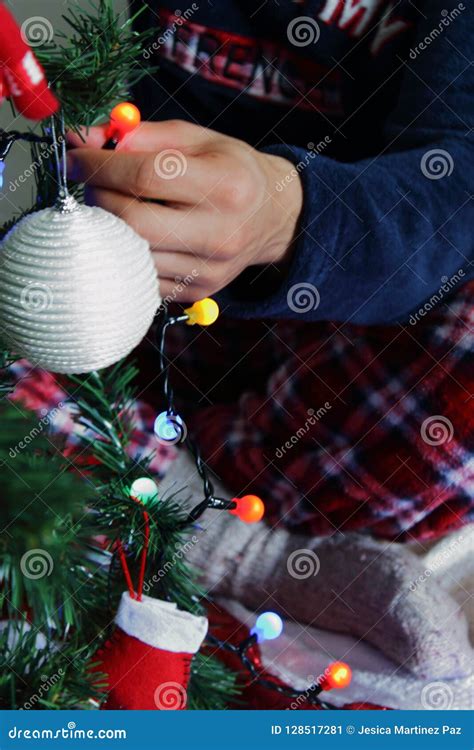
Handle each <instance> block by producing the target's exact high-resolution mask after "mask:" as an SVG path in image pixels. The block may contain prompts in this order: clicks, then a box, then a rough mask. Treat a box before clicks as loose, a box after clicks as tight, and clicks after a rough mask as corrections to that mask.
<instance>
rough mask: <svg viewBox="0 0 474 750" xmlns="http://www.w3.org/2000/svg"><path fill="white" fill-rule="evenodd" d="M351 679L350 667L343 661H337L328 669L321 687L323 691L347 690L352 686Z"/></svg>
mask: <svg viewBox="0 0 474 750" xmlns="http://www.w3.org/2000/svg"><path fill="white" fill-rule="evenodd" d="M351 679H352V670H351V668H350V666H349V665H348V664H346V663H345V662H343V661H335V662H333V663H332V664H330V665H329V667H328V668H327V669H326V671H325V673H324V676H323V678H322V680H321V682H320V685H321V688H322V689H323V690H333V689H337V688H345V687H347V686H348V685H350V683H351Z"/></svg>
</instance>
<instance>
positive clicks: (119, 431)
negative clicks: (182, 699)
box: [0, 0, 235, 709]
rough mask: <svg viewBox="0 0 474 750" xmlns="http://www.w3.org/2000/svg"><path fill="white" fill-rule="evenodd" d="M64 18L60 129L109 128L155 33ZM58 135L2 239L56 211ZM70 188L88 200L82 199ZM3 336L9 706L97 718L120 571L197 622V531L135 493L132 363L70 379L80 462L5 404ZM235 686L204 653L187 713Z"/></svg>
mask: <svg viewBox="0 0 474 750" xmlns="http://www.w3.org/2000/svg"><path fill="white" fill-rule="evenodd" d="M89 7H90V6H89ZM65 20H66V22H67V24H68V26H69V28H70V34H59V35H57V37H56V38H55V39H54V40H53V41H48V42H47V43H46V44H44V45H42V46H41V47H35V53H36V55H37V57H38V59H39V60H40V62H41V63H42V65H43V67H44V69H45V71H46V76H47V79H48V80H49V81H51V82H54V91H55V94H56V96H57V98H58V100H59V102H60V105H61V120H60V119H59V117H57V118H56V123H55V125H56V127H57V128H58V129H59V128H60V127H65V128H67V129H73V130H76V131H77V130H78V129H79V127H80V126H86V127H87V126H91V125H93V124H96V123H99V122H104V120H107V119H108V117H109V115H110V111H111V109H112V107H113V106H114V105H116V104H117V103H119V102H121V101H122V100H123V99H127V98H128V96H129V90H130V88H131V87H133V85H134V84H135V83H136V82H137V81H138V80H139V79H140V78H141V77H142V76H144V75H147V73H149V72H150V71H149V70H148V71H147V70H145V69H144V67H143V65H142V60H141V55H142V49H143V47H144V46H146V44H147V42H148V41H149V40H150V39H151V38H152V37H153V36H154V35H156V34H157V33H158V30H157V29H151V30H150V31H148V32H146V33H141V34H138V33H136V32H134V31H133V22H134V20H135V19H133V18H131V19H128V20H126V21H124V20H123V19H122V18H121V17H119V16H118V15H117V14H116V13H115V12H114V10H113V7H112V3H111V2H109V0H100V2H99V3H98V5H97V6H92V8H90V9H89V8H88V9H85V8H81V7H80V6H77V7H72V8H69V9H68V11H67V14H66V15H65ZM51 135H52V134H51V124H50V122H49V120H47V121H44V122H43V124H42V126H41V132H40V133H36V135H34V134H33V133H31V134H30V135H29V136H26V137H27V138H28V139H29V140H31V141H32V142H31V149H32V161H33V162H34V163H35V164H37V165H39V167H38V168H37V169H36V170H35V176H36V182H37V190H36V197H35V202H34V204H33V205H32V206H28V207H25V208H24V209H23V210H21V211H19V213H18V214H17V215H15V216H13V217H12V218H11V220H10V221H8V222H7V224H5V226H3V227H2V236H3V235H5V234H6V233H7V232H8V231H9V230H10V229H12V227H13V226H15V225H16V224H17V222H19V221H20V220H21V219H22V218H24V217H25V216H27V215H29V214H33V213H34V212H37V211H38V210H40V209H44V208H46V207H48V206H53V205H54V204H55V202H56V200H57V196H58V180H57V172H56V165H55V161H54V152H53V149H50V150H49V152H47V156H46V157H45V150H44V144H45V143H47V144H48V143H51ZM68 189H69V191H70V192H71V193H72V194H74V195H76V197H78V198H79V199H80V198H81V190H80V188H79V189H78V188H77V187H74V186H72V185H70V186H68ZM3 338H4V343H3V345H2V349H1V360H0V367H1V385H0V387H1V396H2V401H1V407H0V409H1V412H0V413H1V421H2V433H1V437H0V460H1V462H2V471H1V480H0V481H1V484H2V490H1V496H2V532H1V534H0V609H1V629H0V663H1V665H2V667H1V670H0V707H1V708H13V709H17V708H36V709H39V708H48V709H50V708H55V709H62V708H91V707H95V706H97V705H99V703H101V702H102V701H103V700H104V699H105V696H106V688H107V685H106V680H105V677H104V675H103V674H102V673H101V671H100V658H98V657H97V653H98V651H100V649H101V646H102V645H103V644H104V642H105V643H106V642H107V641H108V639H109V638H110V636H111V633H113V619H114V613H115V611H116V609H117V607H118V605H119V601H120V597H121V594H122V592H123V590H124V587H125V580H124V571H123V569H122V567H121V564H120V559H121V560H122V561H123V562H125V565H126V570H128V572H129V575H130V580H134V581H136V580H139V578H140V576H141V580H142V582H143V581H145V582H146V583H147V585H146V592H147V595H148V597H150V598H155V599H157V600H160V601H164V602H170V603H173V605H174V604H176V605H177V606H178V608H179V609H180V610H183V611H185V612H187V613H191V614H193V615H200V614H202V613H203V612H204V608H203V605H202V603H201V599H202V592H201V591H200V590H199V588H198V587H197V586H196V585H195V584H194V582H193V575H192V572H191V571H190V570H188V569H187V567H186V564H185V562H184V559H183V556H182V555H180V554H177V550H180V549H181V548H183V547H185V545H186V541H187V539H188V537H189V535H190V533H191V532H192V530H193V525H192V524H193V520H192V519H189V518H188V517H187V515H186V514H185V513H184V511H183V510H182V508H181V507H180V505H179V504H178V503H177V502H176V499H175V498H174V497H173V496H171V497H161V496H159V494H157V493H153V492H152V493H151V495H150V496H148V497H147V498H146V511H144V507H145V506H144V505H143V504H142V502H141V501H140V497H137V494H138V493H137V492H136V491H135V490H132V487H134V488H137V487H138V488H139V487H140V486H142V487H143V481H144V480H145V486H147V487H148V488H149V487H150V486H151V487H153V486H154V481H153V476H152V475H151V473H150V471H149V463H150V459H151V456H144V457H143V458H142V459H140V460H138V461H137V460H135V459H133V458H131V457H130V455H129V453H128V452H127V446H128V442H129V438H130V431H131V429H132V424H131V422H130V415H129V409H130V405H131V404H132V403H133V400H134V395H135V393H134V380H135V377H136V374H137V372H136V368H135V367H134V365H133V364H130V363H129V362H123V361H121V362H119V363H118V364H116V365H114V366H113V367H111V368H109V369H106V370H102V371H100V372H97V371H94V372H91V373H89V374H87V375H79V376H72V377H70V378H68V379H67V380H66V379H63V380H62V386H63V388H64V390H66V392H67V393H68V394H71V397H70V404H69V405H68V407H69V408H71V409H72V411H73V413H74V418H75V420H76V422H77V425H78V430H79V431H80V434H81V436H82V437H81V440H82V444H81V446H80V447H79V448H78V451H77V456H68V457H66V456H65V455H63V447H64V446H63V445H61V442H60V441H58V440H57V439H54V437H53V436H51V435H49V434H47V430H46V429H42V428H41V429H39V427H38V425H39V421H38V415H37V414H35V413H34V412H31V411H29V410H27V409H25V408H24V407H23V406H22V405H20V404H19V403H18V402H17V401H13V402H12V401H11V399H10V398H9V397H10V396H11V395H12V393H13V391H14V389H15V383H14V381H13V379H12V376H11V365H12V364H13V363H14V361H15V358H16V357H17V352H16V351H15V340H14V337H13V339H12V337H11V336H8V334H5V331H4V332H3ZM18 446H20V447H18ZM137 480H139V482H138V484H137ZM140 482H141V484H140ZM144 550H145V551H146V558H145V557H144V556H143V553H144ZM157 571H165V574H164V575H160V576H157V575H156V573H157ZM159 681H160V680H159V675H157V676H156V684H157V685H158V684H159ZM234 683H235V680H234V677H233V675H232V674H231V673H230V672H229V671H228V670H227V669H226V668H225V667H224V666H223V665H221V664H220V662H219V661H217V660H216V659H215V658H214V657H211V656H209V655H206V654H205V653H198V654H197V655H196V656H195V657H194V658H193V659H192V663H191V675H190V683H189V686H188V689H187V696H186V706H187V707H188V708H201V709H202V708H205V709H211V708H223V707H225V706H226V705H227V702H228V700H229V698H230V697H231V696H232V695H233V694H234V693H235V685H234ZM170 707H173V706H170ZM181 707H184V706H181ZM157 708H159V706H157Z"/></svg>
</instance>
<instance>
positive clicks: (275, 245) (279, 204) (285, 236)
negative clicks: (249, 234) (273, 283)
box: [260, 154, 303, 265]
mask: <svg viewBox="0 0 474 750" xmlns="http://www.w3.org/2000/svg"><path fill="white" fill-rule="evenodd" d="M264 158H265V159H266V160H267V192H268V195H269V200H268V205H269V219H268V237H267V242H266V245H265V252H264V257H262V258H261V261H260V262H262V261H263V262H264V263H273V264H276V265H282V264H285V263H287V262H288V261H289V260H290V258H291V254H292V250H293V247H294V240H295V238H296V235H297V231H298V226H299V222H300V217H301V213H302V210H303V185H302V182H301V180H300V177H299V174H298V172H297V170H296V169H295V166H294V164H293V163H292V162H291V161H289V160H288V159H286V158H284V157H282V156H276V155H273V154H265V156H264Z"/></svg>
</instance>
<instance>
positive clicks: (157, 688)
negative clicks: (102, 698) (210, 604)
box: [93, 592, 208, 711]
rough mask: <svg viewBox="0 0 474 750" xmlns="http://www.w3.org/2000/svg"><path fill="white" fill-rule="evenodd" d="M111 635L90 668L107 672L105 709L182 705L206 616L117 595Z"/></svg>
mask: <svg viewBox="0 0 474 750" xmlns="http://www.w3.org/2000/svg"><path fill="white" fill-rule="evenodd" d="M115 624H116V629H115V631H114V633H113V635H112V638H111V639H110V641H107V643H106V644H105V645H104V647H103V648H102V649H100V651H99V652H98V654H97V657H98V659H97V663H94V668H93V671H95V672H104V673H105V674H106V675H107V677H108V680H107V683H108V686H107V689H108V693H109V694H108V698H107V701H106V703H105V704H104V705H103V706H102V708H105V709H120V710H139V709H140V710H149V711H157V710H158V711H176V710H178V711H180V710H183V709H185V708H186V703H187V692H186V691H187V687H188V682H189V673H190V666H191V659H192V657H193V654H195V653H196V652H197V651H199V649H200V647H201V644H202V642H203V640H204V638H205V636H206V633H207V624H208V623H207V619H206V618H205V617H197V616H196V615H192V614H190V613H189V612H182V611H181V610H179V609H178V608H177V606H176V604H172V603H171V602H163V601H160V600H159V599H151V598H150V597H148V596H143V599H142V600H141V601H139V600H137V599H132V598H131V597H130V594H129V593H128V592H126V593H124V594H123V595H122V599H121V602H120V606H119V609H118V612H117V616H116V618H115Z"/></svg>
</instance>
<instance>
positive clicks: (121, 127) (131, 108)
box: [106, 102, 141, 140]
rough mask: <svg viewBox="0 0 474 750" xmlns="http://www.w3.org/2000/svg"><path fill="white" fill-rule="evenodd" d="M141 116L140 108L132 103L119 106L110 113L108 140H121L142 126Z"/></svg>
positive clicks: (122, 103)
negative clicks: (138, 126)
mask: <svg viewBox="0 0 474 750" xmlns="http://www.w3.org/2000/svg"><path fill="white" fill-rule="evenodd" d="M140 120H141V114H140V110H139V109H138V107H136V106H135V105H134V104H131V103H130V102H121V103H120V104H117V106H115V107H114V108H113V110H112V112H111V113H110V124H109V127H108V129H107V133H106V136H107V138H115V139H116V140H120V139H121V138H123V137H124V135H127V133H131V132H132V130H135V128H136V127H137V125H139V124H140Z"/></svg>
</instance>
